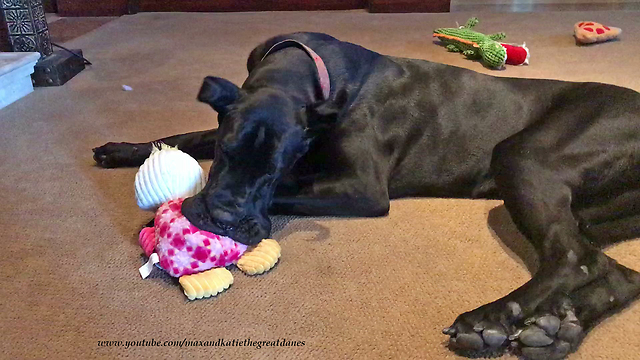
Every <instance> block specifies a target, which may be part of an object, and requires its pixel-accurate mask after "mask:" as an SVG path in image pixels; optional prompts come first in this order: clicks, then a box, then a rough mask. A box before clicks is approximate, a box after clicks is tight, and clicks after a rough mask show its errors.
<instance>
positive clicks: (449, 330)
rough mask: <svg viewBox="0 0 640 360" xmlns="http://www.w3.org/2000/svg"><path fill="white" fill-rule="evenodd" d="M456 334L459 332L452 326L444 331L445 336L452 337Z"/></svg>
mask: <svg viewBox="0 0 640 360" xmlns="http://www.w3.org/2000/svg"><path fill="white" fill-rule="evenodd" d="M456 332H457V331H456V329H455V328H454V327H452V326H449V327H447V328H444V329H443V330H442V333H443V334H445V335H450V336H452V335H455V334H456Z"/></svg>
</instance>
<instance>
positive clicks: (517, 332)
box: [509, 329, 522, 340]
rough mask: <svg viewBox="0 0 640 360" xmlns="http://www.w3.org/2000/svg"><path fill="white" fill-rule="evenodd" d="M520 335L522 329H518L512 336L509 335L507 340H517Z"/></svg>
mask: <svg viewBox="0 0 640 360" xmlns="http://www.w3.org/2000/svg"><path fill="white" fill-rule="evenodd" d="M521 333H522V329H518V330H517V331H516V332H515V333H514V334H511V335H509V340H515V339H517V338H518V337H519V336H520V334H521Z"/></svg>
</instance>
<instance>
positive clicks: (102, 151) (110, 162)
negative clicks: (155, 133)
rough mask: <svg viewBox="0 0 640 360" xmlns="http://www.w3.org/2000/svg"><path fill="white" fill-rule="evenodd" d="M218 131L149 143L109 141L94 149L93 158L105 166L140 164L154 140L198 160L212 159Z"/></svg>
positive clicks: (184, 135)
mask: <svg viewBox="0 0 640 360" xmlns="http://www.w3.org/2000/svg"><path fill="white" fill-rule="evenodd" d="M216 131H217V130H215V129H214V130H206V131H198V132H192V133H186V134H181V135H174V136H170V137H167V138H163V139H158V140H156V141H152V142H148V143H135V144H133V143H122V142H121V143H113V142H109V143H106V144H104V145H102V146H100V147H97V148H95V149H93V159H94V160H95V161H96V163H97V164H98V165H99V166H101V167H105V168H115V167H127V166H140V165H142V163H143V162H144V161H145V159H146V158H148V157H149V155H150V154H151V148H152V146H153V145H152V144H153V143H154V142H163V143H165V144H167V145H170V146H177V147H178V149H180V150H182V151H184V152H186V153H187V154H189V155H191V156H193V157H194V158H196V159H198V160H203V159H212V158H213V155H214V150H215V144H216Z"/></svg>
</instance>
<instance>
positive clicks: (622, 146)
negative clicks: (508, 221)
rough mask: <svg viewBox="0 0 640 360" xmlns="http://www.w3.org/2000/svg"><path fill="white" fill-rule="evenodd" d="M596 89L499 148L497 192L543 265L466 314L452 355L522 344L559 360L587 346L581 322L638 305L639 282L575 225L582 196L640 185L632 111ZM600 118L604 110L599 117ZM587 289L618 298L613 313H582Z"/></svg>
mask: <svg viewBox="0 0 640 360" xmlns="http://www.w3.org/2000/svg"><path fill="white" fill-rule="evenodd" d="M592 90H595V92H597V94H590V93H588V92H587V94H579V93H578V94H576V93H575V92H573V93H571V94H569V98H567V99H560V100H562V101H560V102H559V104H562V106H559V107H558V108H556V109H552V110H553V111H550V113H548V114H547V117H545V119H544V120H540V121H539V122H538V123H536V124H534V125H533V126H531V127H530V128H527V129H525V130H523V131H522V132H520V133H518V134H516V135H514V136H512V137H511V138H508V139H507V140H505V141H503V142H502V143H500V144H499V145H497V146H496V148H495V149H494V153H493V158H492V165H491V166H492V171H493V173H494V174H495V175H494V176H495V181H496V185H497V187H498V189H499V191H500V194H501V195H502V198H503V199H504V202H505V206H506V208H507V209H508V210H509V212H510V214H511V217H512V219H513V220H514V222H515V224H516V225H517V226H518V229H519V230H520V231H521V232H522V233H523V234H524V235H525V237H526V238H527V239H528V240H529V241H530V242H531V243H532V244H533V246H534V248H535V249H536V251H537V253H538V256H539V257H540V263H541V264H544V266H542V267H541V268H540V270H538V272H537V273H536V274H535V275H534V276H533V278H532V279H531V280H530V281H528V282H527V283H526V284H524V285H523V286H521V287H520V288H518V289H516V290H515V291H513V292H511V293H510V294H508V295H507V296H505V297H503V298H501V299H498V300H496V301H494V302H492V303H490V304H487V305H484V306H482V307H480V308H478V309H476V310H473V311H470V312H467V313H464V314H462V315H460V316H459V317H458V318H457V319H456V321H455V323H454V324H453V326H452V327H450V328H447V329H445V333H446V334H448V335H450V336H451V339H450V345H451V347H452V348H453V349H454V350H457V351H459V352H462V353H463V354H469V355H476V356H477V355H494V354H498V353H501V352H502V351H504V350H505V349H506V347H507V346H508V345H517V347H518V348H520V349H521V352H520V353H521V354H522V355H524V356H525V357H528V358H534V359H560V358H563V357H565V356H566V355H567V354H568V353H569V352H572V351H575V350H576V349H577V347H578V346H579V344H580V342H581V341H582V338H583V337H584V334H585V327H586V326H587V325H589V324H586V323H581V321H582V318H583V316H582V315H583V314H603V311H601V309H605V308H606V309H608V310H610V311H612V310H618V309H620V308H621V306H622V302H619V303H616V302H615V298H616V297H618V298H621V299H631V298H633V297H635V295H636V294H637V290H638V286H639V284H638V283H640V281H639V280H638V279H639V278H640V275H638V273H636V272H635V271H633V270H630V269H627V268H624V267H622V266H621V265H619V264H617V263H616V262H615V261H614V260H613V259H611V258H609V257H607V256H606V255H604V253H602V252H601V251H600V249H599V247H598V246H594V245H593V244H592V243H591V242H590V241H589V238H588V236H587V235H586V234H585V233H583V231H582V230H581V228H580V226H579V220H578V218H577V217H576V216H574V211H573V210H574V209H573V205H574V202H575V201H576V198H575V197H576V194H581V193H585V187H589V188H595V189H596V190H606V189H607V188H613V187H614V186H615V185H616V184H617V183H618V182H620V181H621V180H624V179H631V180H634V181H636V182H637V181H638V179H640V174H639V173H638V172H637V169H638V168H639V167H640V162H639V161H638V160H636V159H640V146H639V145H638V144H636V141H637V140H636V139H640V133H639V131H638V129H637V126H635V125H634V124H635V122H636V120H635V119H634V118H633V117H632V116H629V114H628V113H627V110H626V109H628V108H629V107H628V103H625V105H624V106H611V105H612V101H611V99H607V98H602V97H601V96H600V95H601V90H602V89H598V88H597V87H594V88H592ZM581 95H588V96H586V97H582V96H581ZM594 95H597V96H594ZM573 96H580V97H582V98H592V99H595V100H594V102H596V104H592V105H593V106H594V107H593V108H592V107H582V108H579V107H577V106H572V105H571V102H572V101H571V100H573ZM598 96H600V98H598ZM634 99H635V100H638V98H637V97H636V98H634ZM598 100H600V102H603V104H597V102H598ZM617 100H621V101H623V100H624V97H621V98H618V99H617ZM613 105H615V104H613ZM593 109H598V112H597V115H596V116H594V110H593ZM602 109H607V110H608V113H606V114H605V111H604V110H602ZM594 174H595V176H594ZM593 179H597V180H596V181H592V180H593ZM616 281H620V282H621V284H615V282H616ZM607 284H612V285H611V286H609V287H607ZM585 287H586V288H585ZM581 288H585V289H591V290H592V291H593V292H595V293H600V294H604V293H608V292H612V293H613V292H616V294H617V295H613V296H614V301H613V302H612V303H613V305H611V306H609V304H602V303H601V301H600V300H601V298H602V296H600V297H593V298H592V300H591V301H584V302H582V303H579V304H578V305H577V304H576V303H575V302H574V299H572V295H573V294H574V292H576V291H578V289H581ZM585 291H586V290H585ZM576 297H577V295H576ZM616 305H617V306H616ZM578 306H581V307H578ZM592 317H597V316H587V315H585V316H584V319H585V321H587V319H589V320H588V321H591V323H594V320H593V319H591V318H592ZM510 340H512V341H510Z"/></svg>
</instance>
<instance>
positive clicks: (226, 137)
mask: <svg viewBox="0 0 640 360" xmlns="http://www.w3.org/2000/svg"><path fill="white" fill-rule="evenodd" d="M198 100H200V101H202V102H205V103H207V104H209V105H211V107H213V109H214V110H216V111H217V112H218V131H217V142H216V146H215V155H214V161H213V164H212V166H211V170H210V172H209V179H208V181H207V184H206V186H205V187H204V189H203V190H202V191H201V192H200V193H198V194H197V195H195V196H194V197H191V198H188V199H186V200H185V201H184V204H183V206H182V212H183V214H184V215H185V216H186V217H187V219H189V221H191V223H193V224H194V225H195V226H197V227H198V228H200V229H203V230H206V231H210V232H213V233H216V234H220V235H226V236H229V237H231V238H233V239H234V240H236V241H238V242H240V243H243V244H247V245H253V244H256V243H258V242H260V241H261V240H262V239H263V238H266V237H268V236H269V235H270V233H271V222H270V220H269V217H268V216H267V210H268V208H269V206H270V204H271V201H272V198H273V193H274V191H275V188H276V185H277V183H278V180H279V178H280V177H281V175H282V174H283V173H285V172H287V171H289V170H290V169H291V168H292V167H293V165H294V163H295V162H296V160H298V159H299V158H300V156H302V155H303V154H304V153H305V152H306V151H307V149H308V144H309V138H308V136H307V132H306V129H307V125H308V123H307V120H308V116H307V110H306V109H305V108H301V107H300V106H299V105H298V106H296V105H295V104H294V103H293V101H292V100H291V99H289V98H288V97H287V96H284V94H283V93H281V92H279V91H277V90H273V89H259V90H256V91H254V92H250V93H248V92H245V91H244V90H241V89H239V88H238V87H237V86H235V85H234V84H232V83H231V82H229V81H227V80H224V79H221V78H215V77H207V78H205V80H204V83H203V85H202V88H201V89H200V93H199V95H198Z"/></svg>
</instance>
